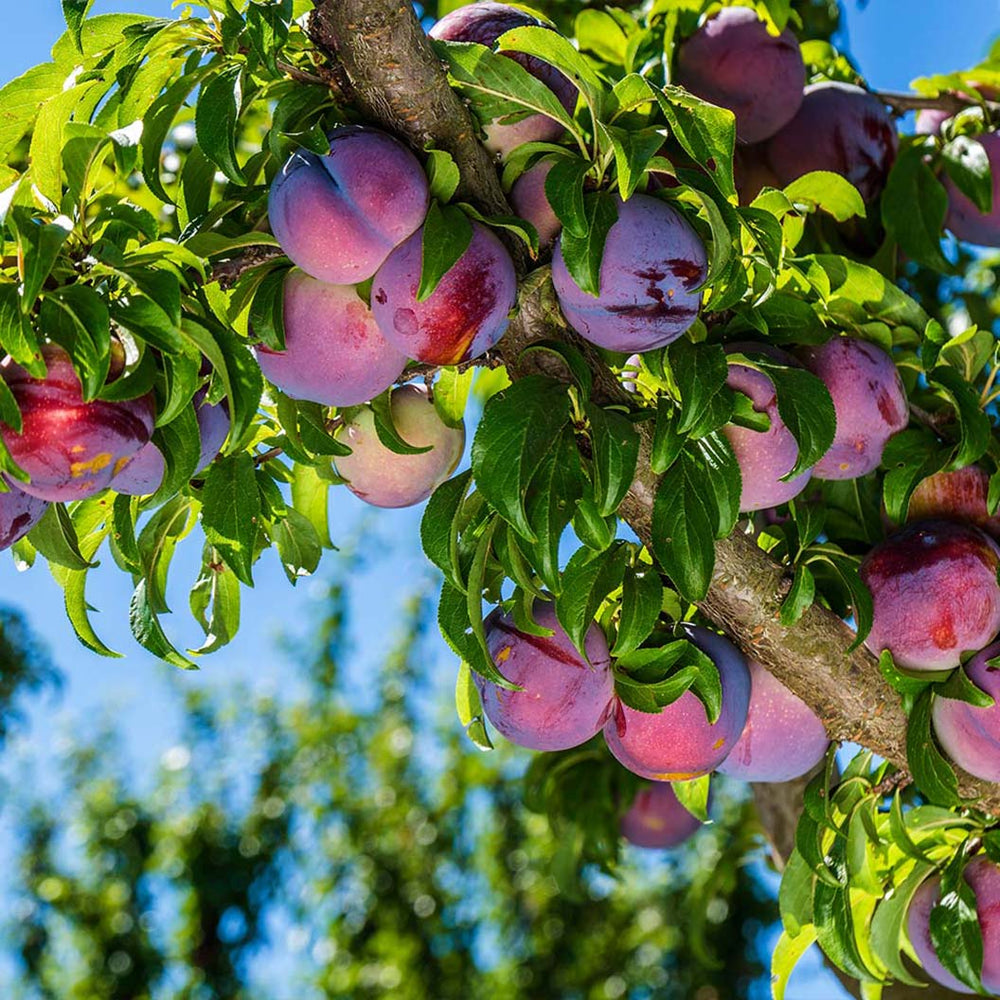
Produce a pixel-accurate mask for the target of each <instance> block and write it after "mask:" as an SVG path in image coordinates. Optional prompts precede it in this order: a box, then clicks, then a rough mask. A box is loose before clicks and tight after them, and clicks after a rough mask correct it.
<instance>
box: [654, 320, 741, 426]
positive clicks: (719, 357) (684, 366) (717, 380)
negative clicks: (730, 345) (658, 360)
mask: <svg viewBox="0 0 1000 1000" xmlns="http://www.w3.org/2000/svg"><path fill="white" fill-rule="evenodd" d="M667 356H668V358H669V360H670V370H671V372H672V373H673V376H674V382H675V383H676V384H677V388H678V390H679V391H680V396H681V409H680V419H679V421H678V424H677V432H678V433H680V434H687V433H688V432H689V431H690V430H691V429H692V428H693V427H696V426H697V425H698V424H699V423H700V422H701V420H702V418H703V417H704V415H705V413H706V411H707V410H708V408H709V406H710V405H711V401H712V397H713V396H715V395H717V394H718V393H719V392H721V391H722V388H723V387H724V386H725V384H726V379H727V378H728V376H729V365H728V364H727V362H726V352H725V351H724V350H723V348H722V345H721V344H704V343H702V344H693V343H691V341H690V340H688V339H687V338H686V337H682V338H681V339H680V340H677V341H675V342H674V343H673V344H671V345H670V347H669V349H668V352H667Z"/></svg>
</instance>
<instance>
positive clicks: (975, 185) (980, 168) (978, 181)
mask: <svg viewBox="0 0 1000 1000" xmlns="http://www.w3.org/2000/svg"><path fill="white" fill-rule="evenodd" d="M941 160H942V162H943V163H944V169H945V170H946V171H947V172H948V176H949V177H950V178H951V179H952V181H953V182H954V184H955V187H957V188H958V189H959V191H961V192H962V193H963V194H964V195H965V196H966V197H967V198H968V199H969V200H970V201H971V202H972V203H973V204H974V205H975V206H976V208H978V209H979V211H980V212H983V213H984V214H986V213H989V212H992V211H993V170H992V167H991V165H990V158H989V156H987V155H986V150H985V149H984V148H983V144H982V143H981V142H978V141H977V140H976V139H974V138H972V137H971V136H967V135H958V136H955V138H954V139H951V140H950V141H949V142H946V143H945V145H944V148H943V149H942V150H941Z"/></svg>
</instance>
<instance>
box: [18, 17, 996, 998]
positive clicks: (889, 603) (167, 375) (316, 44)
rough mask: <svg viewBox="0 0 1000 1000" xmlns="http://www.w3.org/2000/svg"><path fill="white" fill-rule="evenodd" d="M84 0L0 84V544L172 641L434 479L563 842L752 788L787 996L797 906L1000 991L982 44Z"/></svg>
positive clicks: (824, 26) (212, 646)
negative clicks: (895, 86) (905, 53)
mask: <svg viewBox="0 0 1000 1000" xmlns="http://www.w3.org/2000/svg"><path fill="white" fill-rule="evenodd" d="M90 6H91V0H63V10H64V12H65V15H66V22H67V30H66V32H65V34H64V35H63V36H62V37H61V38H60V39H59V40H58V41H57V42H56V43H55V45H54V47H53V50H52V60H51V61H50V62H48V63H45V64H43V65H41V66H37V67H35V68H34V69H31V70H29V71H28V72H27V73H25V74H24V75H23V76H21V77H19V78H18V79H16V80H13V81H11V82H10V83H8V84H7V85H6V86H4V87H3V88H2V89H0V157H2V159H0V185H2V187H3V191H2V194H0V213H2V216H0V217H2V226H3V228H2V239H3V259H2V273H0V344H2V347H3V349H4V351H5V352H6V355H7V356H6V358H5V360H4V362H3V370H2V378H0V440H2V442H3V445H2V449H0V465H2V473H3V477H4V480H3V481H4V482H5V484H6V487H7V491H6V492H4V493H3V494H2V495H0V535H2V540H3V542H4V545H5V546H9V547H10V548H11V550H12V553H13V556H14V558H15V559H16V560H17V561H18V564H19V565H20V566H22V567H24V568H25V569H27V568H28V567H30V566H32V564H33V563H34V562H35V561H36V560H37V559H38V558H39V557H41V558H43V559H44V560H46V561H47V563H48V565H49V568H50V570H51V572H52V574H53V576H54V577H55V578H56V580H57V581H58V582H59V584H60V585H61V586H62V588H63V590H64V592H65V603H66V611H67V613H68V616H69V619H70V621H71V622H72V624H73V627H74V629H75V630H76V632H77V635H78V636H79V638H80V640H81V642H83V643H84V644H85V645H86V646H88V647H89V648H90V649H92V650H94V651H96V652H98V653H101V654H104V655H108V656H117V655H119V654H118V653H117V652H116V651H113V650H111V649H110V648H108V647H107V646H106V645H105V643H104V642H103V641H102V639H101V637H100V635H99V634H98V632H97V631H96V630H95V628H94V626H93V624H92V623H91V619H90V611H91V610H92V609H91V606H90V603H89V601H88V596H87V592H86V587H87V578H88V572H89V571H90V569H91V568H92V567H93V566H94V565H96V563H97V561H98V559H99V558H106V556H105V554H104V553H105V550H104V547H105V543H106V546H107V548H106V552H107V555H109V556H110V558H111V559H112V560H113V562H114V563H115V564H116V565H117V566H118V567H119V568H120V570H121V571H122V572H123V573H127V574H129V575H130V576H131V577H132V580H133V583H134V588H135V589H134V592H133V596H132V599H131V603H130V607H129V608H128V609H127V614H128V616H129V620H130V623H131V626H132V631H133V634H134V635H135V637H136V639H137V640H138V642H139V643H141V645H142V646H143V647H145V648H146V649H147V650H149V651H151V652H152V653H154V654H155V655H156V656H158V657H161V658H162V659H164V660H166V661H167V662H169V663H172V664H174V665H176V666H178V667H182V668H190V667H193V666H194V665H195V662H196V660H197V659H198V658H201V657H204V656H205V655H207V654H208V653H210V652H212V651H213V650H216V649H218V648H220V647H221V646H223V645H225V644H226V643H227V642H229V641H230V640H231V639H232V637H233V636H234V635H235V634H236V632H237V630H238V627H239V617H240V593H241V588H242V587H244V586H252V585H253V581H254V574H255V572H260V571H261V570H260V569H259V568H258V562H259V561H260V560H271V559H273V558H274V557H273V556H270V555H266V554H265V553H266V550H268V549H273V550H274V552H275V554H276V557H277V559H278V562H279V563H280V565H281V566H282V568H283V570H284V572H285V573H286V574H287V576H288V578H289V580H290V582H291V583H293V584H294V583H295V582H296V580H297V579H298V578H300V577H302V576H304V575H308V574H310V573H312V572H313V571H314V570H315V569H316V568H317V565H318V563H319V560H320V557H321V555H322V553H323V550H324V549H330V548H332V547H333V546H334V544H335V542H336V541H337V539H336V537H335V533H331V530H330V525H329V518H328V507H327V503H328V496H329V491H330V489H331V488H334V489H336V488H342V487H346V488H349V489H350V490H351V491H352V492H354V493H355V494H356V495H357V496H359V497H360V498H361V499H362V500H365V501H367V502H368V503H371V504H373V505H375V506H381V507H403V506H409V505H412V504H415V503H418V502H421V501H423V500H426V499H427V498H428V497H429V498H430V499H429V500H428V502H427V506H426V509H425V513H424V517H423V521H422V525H421V541H422V544H423V548H424V551H425V552H426V555H427V557H428V559H429V560H430V562H431V563H433V564H434V565H435V566H437V567H438V568H439V569H440V571H441V574H442V576H443V585H442V590H441V596H440V601H439V606H438V621H439V624H440V628H441V632H442V633H443V635H444V637H445V639H446V640H447V641H448V643H449V645H450V646H451V647H452V648H453V649H454V651H455V654H456V657H457V660H458V662H459V664H460V665H459V667H458V680H457V686H456V694H457V699H456V700H457V708H458V716H459V720H460V722H461V725H462V726H463V727H464V728H465V730H466V732H467V733H468V735H469V737H470V738H471V739H472V740H473V741H475V742H476V743H477V744H478V745H480V746H481V747H483V748H484V749H488V748H489V747H490V746H491V740H492V739H493V738H494V734H495V733H496V732H499V733H500V734H502V735H503V736H505V737H506V738H507V739H509V740H510V741H511V742H514V743H517V744H520V745H521V746H525V747H529V748H531V749H534V750H538V751H541V753H540V755H539V756H538V758H537V760H536V762H535V764H534V765H533V766H532V769H531V775H530V778H531V780H530V782H529V792H530V794H531V796H532V801H533V803H534V804H535V805H536V806H538V807H539V808H540V809H542V810H544V811H547V812H548V814H549V815H550V818H551V820H552V822H553V824H555V825H556V826H561V827H563V828H570V829H573V830H574V831H575V834H574V837H573V843H574V844H576V847H577V849H578V854H579V857H580V859H583V860H592V861H597V862H601V863H606V862H607V861H608V860H609V859H610V858H612V857H613V856H614V854H615V851H616V849H617V843H618V838H619V833H620V831H624V834H625V836H626V837H628V838H629V839H631V840H633V841H634V842H636V843H642V842H644V841H645V842H646V843H647V844H648V845H649V846H664V845H665V844H666V843H667V842H669V840H670V839H671V838H674V839H675V840H676V839H682V838H683V837H684V836H686V835H688V834H689V833H690V832H691V830H693V826H691V828H690V829H688V826H690V825H691V821H692V817H696V818H699V819H705V817H706V808H707V802H708V795H709V783H710V775H711V774H712V773H713V772H715V771H716V770H720V771H722V772H723V773H726V774H729V775H731V776H733V777H736V778H742V779H745V780H749V781H753V782H755V783H756V782H759V783H760V784H756V785H755V796H756V799H757V805H758V809H759V812H760V816H761V820H762V822H763V824H764V826H765V827H766V828H767V829H768V831H769V834H770V837H771V839H772V841H773V846H774V858H775V863H776V864H777V865H778V866H779V867H780V868H781V869H782V870H783V880H782V889H781V897H780V906H781V915H782V922H783V925H784V935H783V937H782V939H781V941H780V943H779V945H778V947H777V949H776V951H775V954H774V959H773V969H772V972H773V977H774V978H773V981H774V987H773V988H774V995H775V996H776V997H777V998H779V1000H780V998H781V997H782V995H783V993H784V989H785V984H786V982H787V978H788V975H789V973H790V970H791V969H792V967H793V966H794V964H795V962H796V960H797V958H798V957H799V956H800V955H801V954H802V952H803V951H804V950H805V949H806V948H807V947H808V946H809V945H810V944H811V943H813V942H814V941H818V943H819V945H820V946H821V948H822V949H823V952H824V954H825V956H826V957H827V959H828V960H829V962H830V963H832V964H833V965H834V966H835V967H836V968H837V969H838V970H839V971H840V973H841V974H842V975H843V977H844V978H845V980H846V981H850V982H852V983H853V984H854V989H855V990H856V991H858V992H859V994H863V995H864V996H865V997H878V996H880V995H883V990H884V991H885V992H884V995H885V996H886V997H889V996H902V995H904V992H905V991H906V990H907V989H908V988H909V987H915V986H917V985H918V984H919V983H922V982H923V981H924V980H925V975H924V974H926V977H930V978H931V979H932V980H934V981H936V982H937V983H939V984H941V985H943V986H945V987H948V988H949V989H960V990H963V991H965V992H969V991H974V992H979V993H981V994H983V995H993V994H1000V822H998V816H1000V706H998V705H997V704H996V703H995V700H994V699H995V697H996V696H998V695H1000V673H998V664H1000V644H996V643H995V640H996V639H997V636H998V633H1000V575H998V574H1000V547H998V544H997V541H996V539H1000V515H998V513H997V508H998V506H1000V443H998V439H997V436H996V433H995V429H994V424H995V422H996V420H997V417H998V413H997V406H996V400H997V397H1000V386H997V384H996V373H997V366H998V364H1000V356H998V345H997V340H996V337H995V332H994V331H995V330H996V329H998V315H997V313H998V308H1000V298H998V297H997V295H996V283H997V268H998V265H1000V256H998V255H997V253H996V248H998V247H1000V204H995V199H997V198H998V197H1000V180H997V178H1000V173H997V174H996V175H995V174H994V170H993V166H994V165H995V164H996V163H997V162H998V161H1000V138H998V136H997V133H996V132H995V131H994V129H995V128H996V125H997V122H998V120H1000V119H998V116H1000V104H998V103H997V101H996V98H997V95H998V94H1000V89H998V88H1000V50H997V49H995V50H994V52H993V53H992V55H991V57H990V58H988V59H987V61H986V62H984V63H982V64H981V65H978V66H974V67H971V68H968V69H960V70H957V71H954V72H952V70H954V69H955V68H954V67H941V66H928V67H927V73H928V75H927V76H925V77H923V78H921V79H919V80H917V81H914V84H913V92H912V93H907V94H897V93H891V94H890V93H875V92H872V91H871V90H870V89H869V88H868V87H867V86H866V84H865V80H864V77H863V75H862V73H861V71H860V70H859V69H858V68H857V67H855V66H854V65H853V63H852V62H851V60H850V58H849V57H848V56H847V55H846V54H845V53H842V52H838V51H837V50H836V48H835V47H834V46H833V44H831V41H830V38H831V37H832V33H833V31H834V29H835V27H836V23H837V11H836V8H835V5H831V3H830V2H829V0H803V2H793V0H756V2H752V3H751V2H736V3H727V4H723V3H719V2H715V0H647V2H646V3H643V4H641V5H635V6H633V7H628V8H626V7H612V6H609V5H603V4H601V5H594V4H586V3H574V2H571V0H560V2H555V0H553V2H552V3H549V4H544V3H543V4H540V5H538V8H537V9H532V8H530V7H526V6H525V5H522V4H515V5H510V4H499V3H473V4H468V5H462V4H455V3H450V2H447V3H446V2H441V3H440V4H437V5H434V4H430V5H424V6H423V7H421V8H418V7H416V6H413V5H411V4H409V3H401V2H400V0H316V2H315V3H310V2H308V0H281V2H254V0H249V2H233V0H224V2H219V0H206V2H205V3H204V5H203V6H204V9H205V11H206V15H205V16H204V17H197V16H194V15H193V14H192V13H190V12H185V13H184V14H183V15H182V16H181V17H179V18H178V19H177V20H169V19H157V18H152V17H146V16H140V15H119V14H114V15H102V16H95V17H88V13H89V9H90ZM914 110H919V112H920V113H919V115H918V117H917V123H916V132H915V133H911V132H905V133H901V132H900V128H899V125H900V123H899V119H900V117H901V116H902V115H903V114H905V113H907V112H910V111H914ZM470 401H471V402H470ZM480 406H481V408H482V413H481V417H480V418H479V421H478V425H477V426H476V428H475V432H474V437H473V440H472V442H471V462H470V466H469V467H468V468H467V469H465V470H464V471H461V472H458V473H457V474H454V473H455V470H456V468H458V466H459V463H460V461H461V458H462V455H463V453H464V446H465V443H466V439H465V418H466V411H467V410H468V411H469V414H470V416H471V415H472V413H473V411H474V410H475V411H477V412H478V408H479V407H480ZM189 536H190V537H189ZM181 544H184V545H192V544H200V545H201V546H202V549H203V557H202V570H201V573H200V575H199V577H198V579H197V581H196V582H195V584H194V587H193V589H192V591H191V600H190V605H191V612H192V614H193V616H194V618H195V619H196V620H197V622H198V623H199V624H200V625H201V627H202V629H203V630H204V635H205V640H204V643H203V644H202V645H201V646H200V647H199V648H197V649H192V650H183V649H179V648H177V647H176V645H175V644H174V643H173V642H172V641H171V638H170V635H169V631H170V630H169V626H168V625H166V624H165V620H167V619H166V616H167V615H168V613H169V612H170V608H169V606H168V604H167V601H166V582H167V577H168V573H169V570H170V564H171V559H172V557H173V555H174V552H175V550H176V549H177V547H178V546H179V545H181ZM122 613H126V612H125V609H122ZM839 743H850V744H853V745H855V746H854V751H855V752H854V755H853V757H850V755H848V756H847V758H846V760H845V758H844V757H843V756H842V758H841V762H842V764H843V766H842V767H838V763H837V758H836V757H835V756H834V750H835V748H836V745H837V744H839ZM581 748H582V749H581ZM628 772H633V773H634V774H636V775H638V776H640V777H641V778H643V779H645V783H644V784H643V785H642V786H641V790H639V791H638V793H637V791H636V789H637V787H640V786H638V785H637V783H636V781H635V780H634V779H633V778H632V777H631V776H630V775H629V774H628ZM650 782H651V783H650ZM665 825H666V827H667V829H666V830H665V829H664V827H665ZM921 966H922V971H921V969H920V967H921ZM893 984H902V985H901V986H899V985H893ZM935 988H936V987H935Z"/></svg>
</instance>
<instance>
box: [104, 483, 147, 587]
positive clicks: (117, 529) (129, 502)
mask: <svg viewBox="0 0 1000 1000" xmlns="http://www.w3.org/2000/svg"><path fill="white" fill-rule="evenodd" d="M137 506H138V500H136V499H134V498H133V497H129V496H116V497H115V502H114V505H113V506H112V508H111V518H112V528H111V532H110V534H109V536H108V537H109V540H110V542H111V545H112V551H113V552H114V553H115V560H116V562H117V563H118V564H119V566H121V568H122V569H123V570H125V572H127V573H132V574H133V575H135V576H138V575H139V574H141V573H142V559H141V557H140V555H139V546H138V544H137V542H136V539H135V520H136V507H137Z"/></svg>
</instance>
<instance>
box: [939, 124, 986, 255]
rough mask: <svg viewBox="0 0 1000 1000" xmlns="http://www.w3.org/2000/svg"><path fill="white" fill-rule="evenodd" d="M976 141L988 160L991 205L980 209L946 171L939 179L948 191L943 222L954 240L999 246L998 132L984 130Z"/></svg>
mask: <svg viewBox="0 0 1000 1000" xmlns="http://www.w3.org/2000/svg"><path fill="white" fill-rule="evenodd" d="M976 142H978V143H979V144H980V145H981V146H982V147H983V149H984V150H985V151H986V158H987V160H989V164H990V171H991V173H992V184H993V207H992V208H991V209H990V211H989V212H980V211H979V209H978V208H977V207H976V205H975V203H974V202H973V201H972V199H971V198H969V197H968V195H966V194H963V193H962V192H961V191H960V190H959V189H958V187H957V186H956V185H955V182H954V181H953V180H952V179H951V178H950V177H948V176H947V174H946V175H945V176H944V178H943V180H944V186H945V190H946V191H947V192H948V216H947V218H946V219H945V220H944V224H945V226H946V227H947V228H948V229H950V230H951V232H952V234H953V235H954V236H955V238H956V239H959V240H962V241H963V242H965V243H975V244H976V245H978V246H984V247H1000V135H998V134H997V133H996V132H987V133H985V134H984V135H980V136H976Z"/></svg>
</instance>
